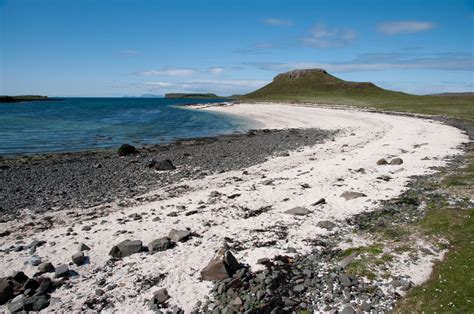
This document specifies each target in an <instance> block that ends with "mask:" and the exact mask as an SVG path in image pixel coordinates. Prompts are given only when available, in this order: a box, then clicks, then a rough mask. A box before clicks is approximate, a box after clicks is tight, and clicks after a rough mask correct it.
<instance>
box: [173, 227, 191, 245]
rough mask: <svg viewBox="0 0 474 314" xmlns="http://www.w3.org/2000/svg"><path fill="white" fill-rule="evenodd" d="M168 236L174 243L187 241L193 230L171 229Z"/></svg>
mask: <svg viewBox="0 0 474 314" xmlns="http://www.w3.org/2000/svg"><path fill="white" fill-rule="evenodd" d="M168 237H169V238H170V239H171V242H173V243H178V242H185V241H187V240H188V239H189V238H190V237H191V231H189V230H176V229H171V231H170V233H169V234H168Z"/></svg>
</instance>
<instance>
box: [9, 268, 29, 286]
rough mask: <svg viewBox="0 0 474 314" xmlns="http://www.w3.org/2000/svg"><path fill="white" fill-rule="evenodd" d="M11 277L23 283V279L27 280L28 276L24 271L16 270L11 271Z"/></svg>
mask: <svg viewBox="0 0 474 314" xmlns="http://www.w3.org/2000/svg"><path fill="white" fill-rule="evenodd" d="M12 279H13V280H15V281H16V282H18V283H21V284H23V283H25V281H27V280H28V276H27V275H25V273H24V272H22V271H16V272H14V273H13V275H12Z"/></svg>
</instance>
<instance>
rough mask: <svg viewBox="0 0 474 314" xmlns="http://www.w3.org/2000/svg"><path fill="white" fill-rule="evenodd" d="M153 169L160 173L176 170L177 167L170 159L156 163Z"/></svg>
mask: <svg viewBox="0 0 474 314" xmlns="http://www.w3.org/2000/svg"><path fill="white" fill-rule="evenodd" d="M153 168H154V169H155V170H158V171H169V170H175V169H176V167H175V166H174V165H173V163H172V162H171V160H169V159H165V160H160V161H156V162H155V164H154V165H153Z"/></svg>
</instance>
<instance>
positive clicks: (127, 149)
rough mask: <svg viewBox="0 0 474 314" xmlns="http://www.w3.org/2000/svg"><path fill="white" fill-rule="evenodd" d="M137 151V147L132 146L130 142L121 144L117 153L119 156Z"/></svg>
mask: <svg viewBox="0 0 474 314" xmlns="http://www.w3.org/2000/svg"><path fill="white" fill-rule="evenodd" d="M136 152H137V149H136V148H135V146H132V145H130V144H122V146H120V148H119V149H118V154H119V156H127V155H131V154H135V153H136Z"/></svg>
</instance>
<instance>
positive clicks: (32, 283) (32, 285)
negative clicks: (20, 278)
mask: <svg viewBox="0 0 474 314" xmlns="http://www.w3.org/2000/svg"><path fill="white" fill-rule="evenodd" d="M39 286H40V284H39V282H38V281H36V280H35V279H32V278H28V280H27V281H25V283H24V284H23V290H28V289H31V290H36V289H38V288H39Z"/></svg>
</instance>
